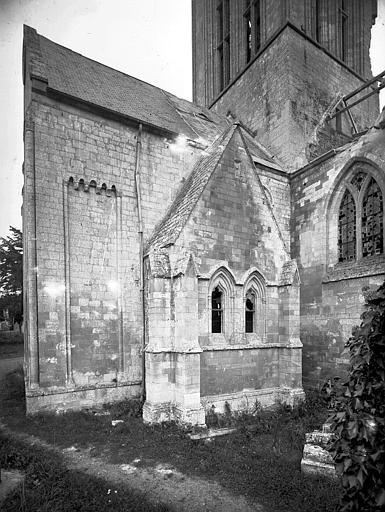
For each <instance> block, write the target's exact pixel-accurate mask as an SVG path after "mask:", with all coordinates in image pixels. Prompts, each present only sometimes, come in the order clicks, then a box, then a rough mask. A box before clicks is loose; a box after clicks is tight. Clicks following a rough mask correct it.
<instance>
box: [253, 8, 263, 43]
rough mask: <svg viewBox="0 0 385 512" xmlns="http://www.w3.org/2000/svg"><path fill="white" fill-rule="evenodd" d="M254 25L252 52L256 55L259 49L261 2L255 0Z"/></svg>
mask: <svg viewBox="0 0 385 512" xmlns="http://www.w3.org/2000/svg"><path fill="white" fill-rule="evenodd" d="M254 24H255V33H254V37H255V45H254V52H255V53H258V51H259V50H260V48H261V2H260V1H259V0H256V1H255V2H254Z"/></svg>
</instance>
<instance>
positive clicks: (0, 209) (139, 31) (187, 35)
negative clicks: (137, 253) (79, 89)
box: [0, 0, 385, 236]
mask: <svg viewBox="0 0 385 512" xmlns="http://www.w3.org/2000/svg"><path fill="white" fill-rule="evenodd" d="M363 1H367V0H363ZM23 23H25V24H27V25H29V26H31V27H33V28H35V29H36V30H37V31H38V32H39V34H41V35H44V36H45V37H48V38H49V39H51V40H53V41H55V42H57V43H59V44H62V45H63V46H66V47H67V48H71V49H72V50H75V51H77V52H79V53H81V54H83V55H85V56H87V57H90V58H91V59H94V60H96V61H98V62H102V63H104V64H107V65H108V66H111V67H113V68H116V69H119V70H121V71H123V72H125V73H128V74H130V75H132V76H135V77H137V78H140V79H142V80H145V81H146V82H149V83H152V84H154V85H157V86H159V87H161V88H163V89H166V90H167V91H170V92H172V93H174V94H176V95H177V96H180V97H182V98H186V99H191V95H192V93H191V80H192V79H191V0H0V112H1V122H0V179H1V187H0V236H5V235H7V234H8V228H9V226H10V225H12V226H15V227H19V228H20V227H21V216H20V208H21V189H22V184H23V177H22V171H21V169H22V162H23V91H22V74H21V70H22V32H23ZM371 56H372V67H373V73H374V74H378V73H380V72H381V71H383V70H385V0H379V17H378V19H377V23H376V26H375V27H374V29H373V42H372V48H371ZM382 103H384V101H382Z"/></svg>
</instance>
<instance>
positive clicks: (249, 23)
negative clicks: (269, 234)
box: [243, 0, 262, 63]
mask: <svg viewBox="0 0 385 512" xmlns="http://www.w3.org/2000/svg"><path fill="white" fill-rule="evenodd" d="M243 17H244V20H245V35H246V41H245V43H246V63H247V62H249V61H250V60H251V58H252V56H253V55H254V54H256V53H258V52H259V50H260V49H261V43H262V30H261V2H260V0H246V1H245V11H244V13H243Z"/></svg>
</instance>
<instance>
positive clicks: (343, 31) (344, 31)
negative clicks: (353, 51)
mask: <svg viewBox="0 0 385 512" xmlns="http://www.w3.org/2000/svg"><path fill="white" fill-rule="evenodd" d="M339 15H340V16H339V17H340V58H341V60H342V61H343V62H346V61H347V51H348V14H347V12H346V6H345V0H341V7H340V9H339Z"/></svg>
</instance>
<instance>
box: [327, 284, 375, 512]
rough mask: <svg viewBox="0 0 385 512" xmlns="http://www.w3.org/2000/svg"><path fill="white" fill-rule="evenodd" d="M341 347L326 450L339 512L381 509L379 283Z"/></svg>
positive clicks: (368, 297) (361, 511)
mask: <svg viewBox="0 0 385 512" xmlns="http://www.w3.org/2000/svg"><path fill="white" fill-rule="evenodd" d="M366 300H367V304H366V311H365V312H364V313H363V315H362V317H361V318H362V323H361V325H360V327H358V328H356V330H355V332H353V335H352V337H351V338H350V339H349V341H348V343H347V348H348V350H349V353H350V370H349V374H348V379H347V381H346V382H345V383H344V384H343V385H342V386H340V387H339V389H338V388H336V387H334V389H333V390H331V392H332V394H333V401H332V402H333V414H332V416H331V417H330V418H329V421H331V429H332V432H333V433H334V435H335V440H334V441H333V442H332V444H331V446H330V452H331V454H332V456H333V458H334V461H335V463H336V469H337V472H338V473H339V474H340V475H341V477H342V484H343V488H344V494H343V497H342V503H341V507H340V511H341V512H342V511H343V512H346V511H360V512H363V511H380V510H381V511H384V510H385V283H384V284H383V285H382V286H381V287H380V288H379V289H378V290H377V291H376V292H374V293H372V294H371V295H370V296H367V297H366Z"/></svg>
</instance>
